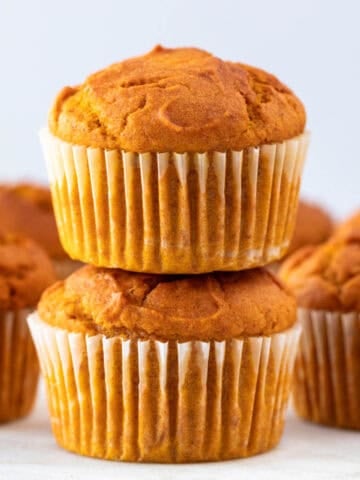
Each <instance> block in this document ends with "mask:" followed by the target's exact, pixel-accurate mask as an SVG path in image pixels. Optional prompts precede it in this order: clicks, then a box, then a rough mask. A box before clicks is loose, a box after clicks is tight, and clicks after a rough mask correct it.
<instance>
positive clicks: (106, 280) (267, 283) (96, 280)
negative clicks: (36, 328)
mask: <svg viewBox="0 0 360 480" xmlns="http://www.w3.org/2000/svg"><path fill="white" fill-rule="evenodd" d="M295 310H296V307H295V300H294V298H293V297H292V296H291V295H290V294H289V293H288V292H287V291H286V290H285V289H284V287H283V286H282V285H281V283H279V281H278V280H277V279H276V278H275V277H273V276H272V275H271V274H270V273H268V272H267V271H266V270H264V269H256V270H248V271H243V272H236V273H227V274H226V273H212V274H208V275H199V276H159V275H151V274H137V273H132V272H126V271H123V270H112V269H104V268H97V267H93V266H90V265H87V266H85V267H83V268H81V269H80V270H78V271H77V272H75V273H74V274H73V275H71V276H70V277H68V278H67V279H66V280H65V281H63V282H58V283H56V284H55V285H53V286H52V287H50V288H49V289H48V290H47V291H46V292H45V293H44V295H43V296H42V299H41V301H40V303H39V307H38V312H39V315H40V318H41V319H42V320H43V321H45V322H47V323H49V324H50V325H53V326H57V327H60V328H64V329H66V330H69V331H74V332H84V333H88V334H91V335H94V334H97V333H102V334H105V335H106V336H115V335H124V336H125V337H136V338H155V339H166V340H170V339H175V340H178V341H188V340H203V341H207V340H219V341H220V340H226V339H230V338H237V337H243V336H254V335H271V334H273V333H276V332H280V331H282V330H285V329H287V328H288V327H291V326H292V325H293V323H294V322H295V316H296V314H295Z"/></svg>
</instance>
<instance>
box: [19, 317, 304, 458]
mask: <svg viewBox="0 0 360 480" xmlns="http://www.w3.org/2000/svg"><path fill="white" fill-rule="evenodd" d="M29 325H30V329H31V332H32V335H33V338H34V341H35V345H36V348H37V350H38V354H39V358H40V364H41V369H42V372H43V375H44V377H45V382H46V385H47V393H48V400H49V409H50V418H51V424H52V428H53V432H54V435H55V437H56V440H57V441H58V443H59V444H60V445H61V446H62V447H64V448H66V449H68V450H71V451H73V452H76V453H80V454H83V455H88V456H92V457H100V458H107V459H112V460H123V461H142V462H174V463H175V462H199V461H210V460H222V459H230V458H238V457H246V456H250V455H255V454H257V453H260V452H264V451H266V450H268V449H270V448H272V447H274V446H275V445H276V444H277V443H278V442H279V439H280V437H281V434H282V429H283V423H284V411H285V407H286V405H287V399H288V395H289V389H290V386H291V383H292V370H293V363H294V359H295V353H296V346H297V342H298V338H299V332H300V329H299V327H298V326H295V327H293V328H291V329H289V330H287V331H285V332H283V333H278V334H274V335H272V336H270V337H250V338H246V339H238V340H231V341H223V342H215V341H212V342H201V341H191V342H184V343H178V342H176V341H169V342H161V341H156V340H140V339H124V338H122V337H120V336H117V337H112V338H107V337H105V336H104V335H95V336H87V335H85V334H82V333H69V332H66V331H65V330H61V329H59V328H55V327H52V326H49V325H48V324H45V323H44V322H43V321H42V320H40V318H39V317H38V315H37V314H33V315H31V316H30V317H29Z"/></svg>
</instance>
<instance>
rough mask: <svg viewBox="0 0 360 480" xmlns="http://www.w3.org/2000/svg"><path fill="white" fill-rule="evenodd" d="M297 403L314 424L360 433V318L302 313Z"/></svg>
mask: <svg viewBox="0 0 360 480" xmlns="http://www.w3.org/2000/svg"><path fill="white" fill-rule="evenodd" d="M298 316H299V321H300V322H301V324H302V326H303V335H302V338H301V341H300V348H299V354H298V357H297V360H296V369H295V386H294V403H295V408H296V410H297V412H298V413H299V415H300V416H301V417H303V418H305V419H308V420H312V421H314V422H318V423H323V424H326V425H333V426H338V427H344V428H355V429H360V314H359V313H340V312H326V311H320V310H307V309H299V314H298Z"/></svg>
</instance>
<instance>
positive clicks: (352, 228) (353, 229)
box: [334, 210, 360, 239]
mask: <svg viewBox="0 0 360 480" xmlns="http://www.w3.org/2000/svg"><path fill="white" fill-rule="evenodd" d="M354 235H357V236H360V210H357V211H355V213H353V214H352V215H351V216H350V217H349V218H348V219H347V220H345V221H344V222H342V223H340V225H338V226H337V227H336V230H335V232H334V237H335V238H337V239H341V238H344V237H345V238H346V237H349V236H354Z"/></svg>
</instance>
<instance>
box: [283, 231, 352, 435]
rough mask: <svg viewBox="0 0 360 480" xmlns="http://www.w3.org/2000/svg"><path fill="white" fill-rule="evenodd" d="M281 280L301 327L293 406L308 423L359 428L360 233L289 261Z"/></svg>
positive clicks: (331, 242) (300, 253)
mask: <svg viewBox="0 0 360 480" xmlns="http://www.w3.org/2000/svg"><path fill="white" fill-rule="evenodd" d="M280 276H281V278H282V279H283V280H284V282H285V283H286V284H287V286H288V287H289V288H290V290H291V291H292V292H293V293H294V294H295V295H296V297H297V301H298V305H299V314H298V316H299V320H300V322H301V323H302V326H303V335H302V339H301V341H300V351H299V355H298V357H297V361H296V368H295V385H294V403H295V408H296V411H297V412H298V414H299V415H300V416H301V417H303V418H304V419H307V420H311V421H313V422H318V423H322V424H325V425H331V426H335V427H344V428H355V429H360V231H359V229H356V228H355V229H354V230H353V232H352V233H351V232H350V230H349V226H348V233H347V234H346V235H342V236H340V237H338V238H337V237H336V236H335V237H333V238H332V239H331V241H329V242H327V243H325V244H323V245H322V246H320V247H305V248H304V249H302V250H299V251H298V252H296V253H295V254H293V256H292V257H290V258H289V259H288V260H287V261H286V262H284V265H283V267H282V269H281V271H280Z"/></svg>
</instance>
